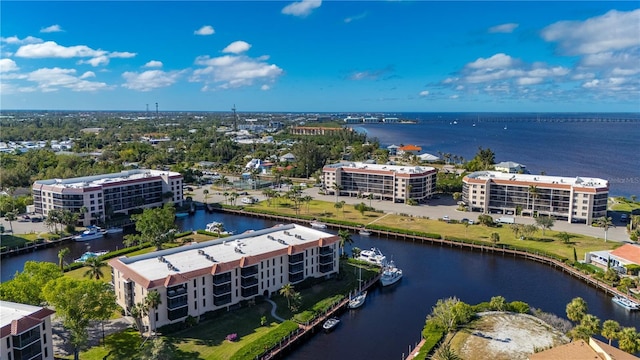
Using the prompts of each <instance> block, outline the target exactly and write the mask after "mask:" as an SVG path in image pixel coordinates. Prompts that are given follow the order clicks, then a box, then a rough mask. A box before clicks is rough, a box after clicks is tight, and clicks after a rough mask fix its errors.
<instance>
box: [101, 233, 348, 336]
mask: <svg viewBox="0 0 640 360" xmlns="http://www.w3.org/2000/svg"><path fill="white" fill-rule="evenodd" d="M339 240H340V238H339V237H338V236H336V235H333V234H329V233H326V232H322V231H319V230H316V229H311V228H308V227H304V226H300V225H294V224H289V225H277V226H275V227H272V228H268V229H263V230H258V231H252V232H245V233H243V234H240V235H236V236H232V237H228V238H223V239H217V240H211V241H207V242H203V243H197V244H191V245H187V246H181V247H177V248H173V249H167V250H162V251H157V252H153V253H149V254H144V255H138V256H134V257H131V258H129V257H120V258H116V259H112V260H111V261H109V265H111V267H112V279H113V280H112V282H113V288H114V290H115V292H116V301H117V303H118V305H120V306H121V307H122V308H123V309H125V310H126V311H127V312H129V311H130V309H131V308H132V307H133V306H134V305H135V304H137V303H141V302H144V298H145V296H146V295H147V294H148V293H149V292H150V291H153V290H156V291H158V293H159V294H160V298H161V303H160V305H159V306H158V309H157V310H152V311H153V314H152V316H151V318H152V319H153V320H152V321H153V326H154V328H155V327H158V326H162V325H166V324H171V323H175V322H180V321H183V320H184V319H185V318H186V317H187V316H189V315H190V316H193V317H196V318H197V317H199V316H200V315H202V314H205V313H207V312H211V311H215V310H219V309H229V308H230V307H232V306H233V305H236V304H238V303H240V302H246V301H249V300H253V299H255V298H256V297H258V296H264V297H267V298H268V297H270V296H271V294H273V293H275V292H277V291H279V290H280V289H281V288H282V286H284V285H286V284H297V283H299V282H301V281H303V280H305V279H308V278H329V277H331V276H333V275H334V274H337V273H338V272H339V264H338V260H339V259H338V255H339V253H338V251H339ZM143 321H145V322H146V321H147V319H143ZM145 325H146V326H149V325H150V324H148V323H145Z"/></svg>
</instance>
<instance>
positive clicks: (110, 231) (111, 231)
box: [106, 227, 124, 234]
mask: <svg viewBox="0 0 640 360" xmlns="http://www.w3.org/2000/svg"><path fill="white" fill-rule="evenodd" d="M123 231H124V229H122V228H121V227H112V228H108V229H107V230H106V232H107V234H119V233H121V232H123Z"/></svg>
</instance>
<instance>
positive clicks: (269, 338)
mask: <svg viewBox="0 0 640 360" xmlns="http://www.w3.org/2000/svg"><path fill="white" fill-rule="evenodd" d="M296 330H298V324H297V323H295V322H293V321H291V320H286V321H284V322H283V323H282V324H280V325H278V326H277V327H276V328H275V329H273V330H271V331H269V333H267V334H265V335H264V336H262V337H260V338H258V339H256V340H255V341H252V342H251V343H249V344H247V345H245V346H243V347H242V348H240V350H238V351H237V352H236V353H235V354H233V355H232V356H231V357H230V358H229V360H245V359H255V358H257V357H259V356H260V355H262V354H263V353H264V352H265V349H271V348H273V347H274V346H276V345H278V344H279V343H280V341H282V339H284V338H286V337H287V336H289V335H291V334H292V333H293V332H295V331H296Z"/></svg>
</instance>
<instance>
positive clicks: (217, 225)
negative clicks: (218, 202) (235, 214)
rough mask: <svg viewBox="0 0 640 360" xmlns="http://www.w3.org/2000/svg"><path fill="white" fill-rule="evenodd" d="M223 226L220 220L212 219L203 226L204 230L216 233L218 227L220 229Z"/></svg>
mask: <svg viewBox="0 0 640 360" xmlns="http://www.w3.org/2000/svg"><path fill="white" fill-rule="evenodd" d="M223 228H224V226H223V225H222V223H221V222H218V221H213V222H210V223H208V224H207V227H206V228H204V229H205V230H206V231H208V232H214V233H217V232H218V229H220V230H222V229H223Z"/></svg>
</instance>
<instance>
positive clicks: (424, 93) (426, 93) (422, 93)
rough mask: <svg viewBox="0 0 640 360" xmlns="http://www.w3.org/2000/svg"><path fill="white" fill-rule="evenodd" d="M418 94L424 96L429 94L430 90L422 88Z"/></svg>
mask: <svg viewBox="0 0 640 360" xmlns="http://www.w3.org/2000/svg"><path fill="white" fill-rule="evenodd" d="M418 95H420V96H422V97H425V96H429V90H422V91H420V93H419V94H418Z"/></svg>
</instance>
